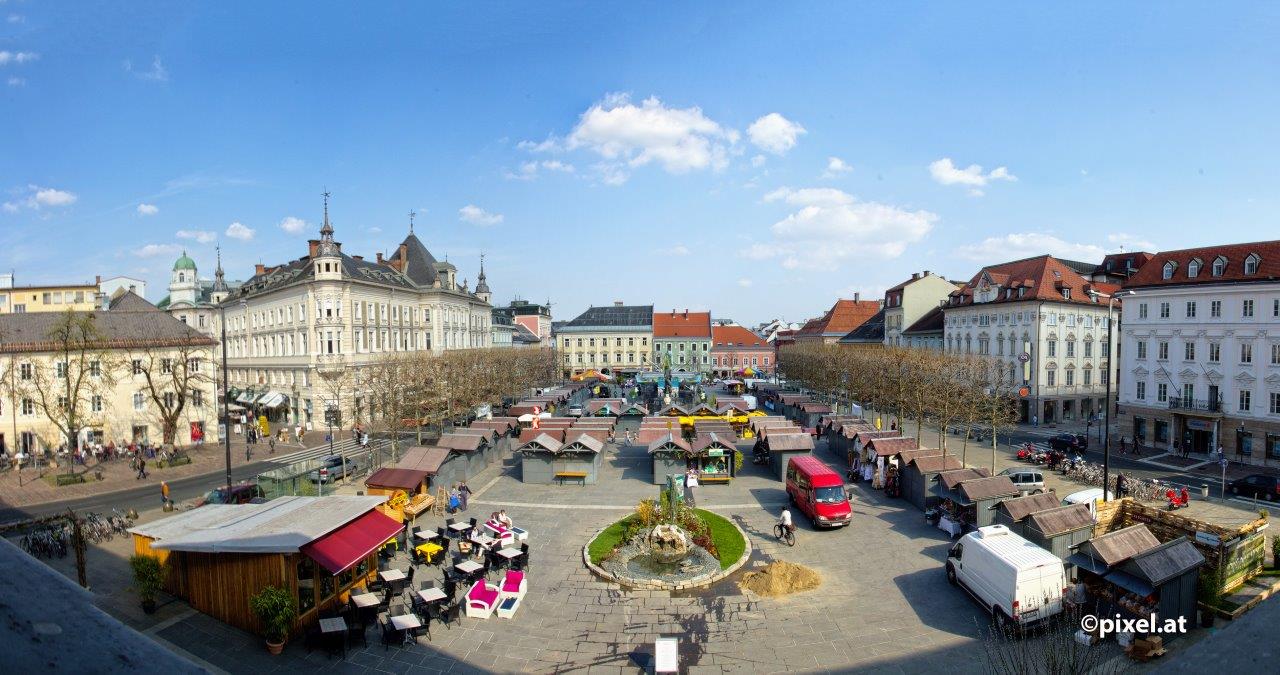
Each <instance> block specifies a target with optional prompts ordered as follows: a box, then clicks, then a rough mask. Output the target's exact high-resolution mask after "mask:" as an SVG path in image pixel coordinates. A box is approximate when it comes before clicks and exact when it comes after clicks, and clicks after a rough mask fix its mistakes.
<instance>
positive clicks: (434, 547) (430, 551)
mask: <svg viewBox="0 0 1280 675" xmlns="http://www.w3.org/2000/svg"><path fill="white" fill-rule="evenodd" d="M414 550H415V551H417V552H418V554H419V555H421V556H422V557H423V558H426V559H427V562H431V559H432V558H433V557H435V555H436V554H437V553H439V552H441V551H443V550H444V547H443V546H441V545H440V544H437V543H435V542H433V541H429V542H427V543H425V544H418V545H417V546H416V547H415V548H414Z"/></svg>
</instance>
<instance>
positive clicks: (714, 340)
mask: <svg viewBox="0 0 1280 675" xmlns="http://www.w3.org/2000/svg"><path fill="white" fill-rule="evenodd" d="M775 358H776V357H775V356H774V354H773V345H770V344H769V343H768V342H766V341H765V339H764V338H762V337H760V336H759V335H756V334H755V333H753V332H751V331H749V330H747V329H746V328H743V327H742V326H712V327H711V372H712V373H714V374H715V375H718V376H721V377H724V376H731V375H733V374H735V373H737V372H738V371H740V370H742V369H743V368H747V367H750V368H751V369H752V370H754V371H756V372H757V373H761V372H773V367H774V359H775Z"/></svg>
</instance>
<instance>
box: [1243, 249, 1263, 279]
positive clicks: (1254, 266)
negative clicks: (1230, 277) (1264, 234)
mask: <svg viewBox="0 0 1280 675" xmlns="http://www.w3.org/2000/svg"><path fill="white" fill-rule="evenodd" d="M1260 262H1262V259H1261V258H1259V257H1258V254H1257V253H1250V254H1249V257H1248V258H1245V259H1244V273H1245V274H1257V273H1258V263H1260Z"/></svg>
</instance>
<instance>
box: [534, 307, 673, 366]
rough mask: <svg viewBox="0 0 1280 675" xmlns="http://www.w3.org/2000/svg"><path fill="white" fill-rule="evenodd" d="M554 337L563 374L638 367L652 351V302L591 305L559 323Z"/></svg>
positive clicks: (646, 363)
mask: <svg viewBox="0 0 1280 675" xmlns="http://www.w3.org/2000/svg"><path fill="white" fill-rule="evenodd" d="M554 338H555V345H556V349H557V350H559V352H560V354H559V361H560V369H561V370H562V371H563V372H564V373H565V375H566V376H572V375H576V374H578V373H582V372H586V371H588V370H594V371H596V372H600V373H605V374H609V375H612V374H613V373H614V372H616V371H620V370H623V371H625V370H641V369H644V368H647V367H648V366H649V355H650V354H651V353H652V350H653V347H652V343H653V305H624V304H622V303H621V302H615V303H614V304H613V305H609V306H605V307H592V308H590V309H588V310H587V311H585V312H583V313H582V314H580V315H579V316H578V317H577V318H575V319H574V320H572V321H568V322H565V323H564V324H563V325H561V326H558V327H557V328H556V329H555V335H554Z"/></svg>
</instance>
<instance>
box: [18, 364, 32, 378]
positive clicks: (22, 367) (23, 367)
mask: <svg viewBox="0 0 1280 675" xmlns="http://www.w3.org/2000/svg"><path fill="white" fill-rule="evenodd" d="M18 377H19V378H21V379H23V380H30V379H31V364H30V363H21V364H18Z"/></svg>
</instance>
